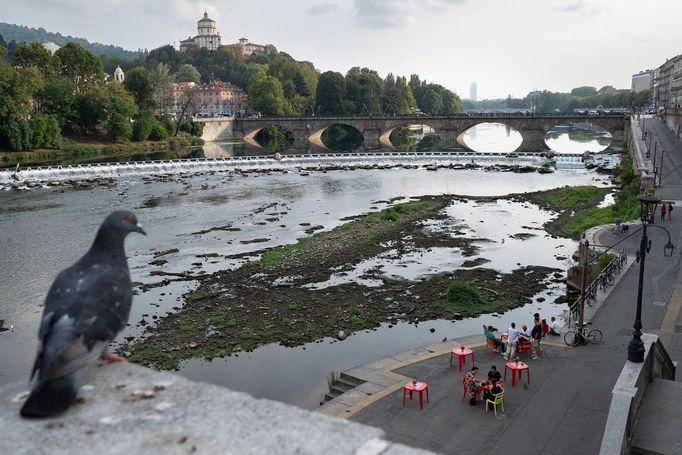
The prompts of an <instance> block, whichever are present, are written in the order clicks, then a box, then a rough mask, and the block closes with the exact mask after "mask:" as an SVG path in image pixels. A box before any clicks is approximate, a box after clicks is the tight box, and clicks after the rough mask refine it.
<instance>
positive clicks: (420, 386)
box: [403, 380, 429, 410]
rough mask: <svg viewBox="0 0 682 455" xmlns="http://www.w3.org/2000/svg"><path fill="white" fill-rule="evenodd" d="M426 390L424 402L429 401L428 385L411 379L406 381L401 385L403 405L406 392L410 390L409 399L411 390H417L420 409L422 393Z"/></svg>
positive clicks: (404, 404)
mask: <svg viewBox="0 0 682 455" xmlns="http://www.w3.org/2000/svg"><path fill="white" fill-rule="evenodd" d="M424 390H426V402H427V403H428V402H429V386H428V385H427V384H426V383H425V382H422V381H417V382H413V381H412V380H409V381H407V383H405V385H404V386H403V406H406V405H407V404H406V401H405V399H406V398H407V392H408V391H409V392H410V400H412V392H419V409H420V410H421V409H422V407H423V405H424V402H423V396H422V393H423V392H424Z"/></svg>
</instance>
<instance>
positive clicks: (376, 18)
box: [353, 0, 468, 29]
mask: <svg viewBox="0 0 682 455" xmlns="http://www.w3.org/2000/svg"><path fill="white" fill-rule="evenodd" d="M467 1H468V0H355V3H354V6H353V16H354V19H355V20H356V22H357V23H358V24H360V25H361V26H364V27H368V28H377V29H383V28H395V27H402V26H406V25H417V24H418V20H417V16H416V13H421V12H423V11H429V10H432V11H433V10H436V11H437V10H442V9H444V8H448V7H451V6H453V5H458V4H462V3H465V2H467Z"/></svg>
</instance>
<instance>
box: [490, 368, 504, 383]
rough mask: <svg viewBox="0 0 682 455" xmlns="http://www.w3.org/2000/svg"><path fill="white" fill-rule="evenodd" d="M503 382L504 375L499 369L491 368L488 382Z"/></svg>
mask: <svg viewBox="0 0 682 455" xmlns="http://www.w3.org/2000/svg"><path fill="white" fill-rule="evenodd" d="M501 380H502V375H501V374H500V372H499V371H497V367H496V366H495V365H493V366H491V367H490V371H488V381H496V382H500V381H501Z"/></svg>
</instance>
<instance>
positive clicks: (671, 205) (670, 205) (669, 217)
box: [668, 202, 673, 220]
mask: <svg viewBox="0 0 682 455" xmlns="http://www.w3.org/2000/svg"><path fill="white" fill-rule="evenodd" d="M668 219H669V220H672V219H673V203H672V202H668Z"/></svg>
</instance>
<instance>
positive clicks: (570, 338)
mask: <svg viewBox="0 0 682 455" xmlns="http://www.w3.org/2000/svg"><path fill="white" fill-rule="evenodd" d="M590 324H592V323H591V322H585V323H584V324H583V325H582V327H580V326H579V325H578V324H576V328H575V330H569V331H568V332H566V334H565V335H564V343H566V344H567V345H568V346H578V345H579V344H588V343H590V344H597V343H599V342H600V341H601V339H602V333H601V330H599V329H591V328H589V327H588V326H589V325H590Z"/></svg>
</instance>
